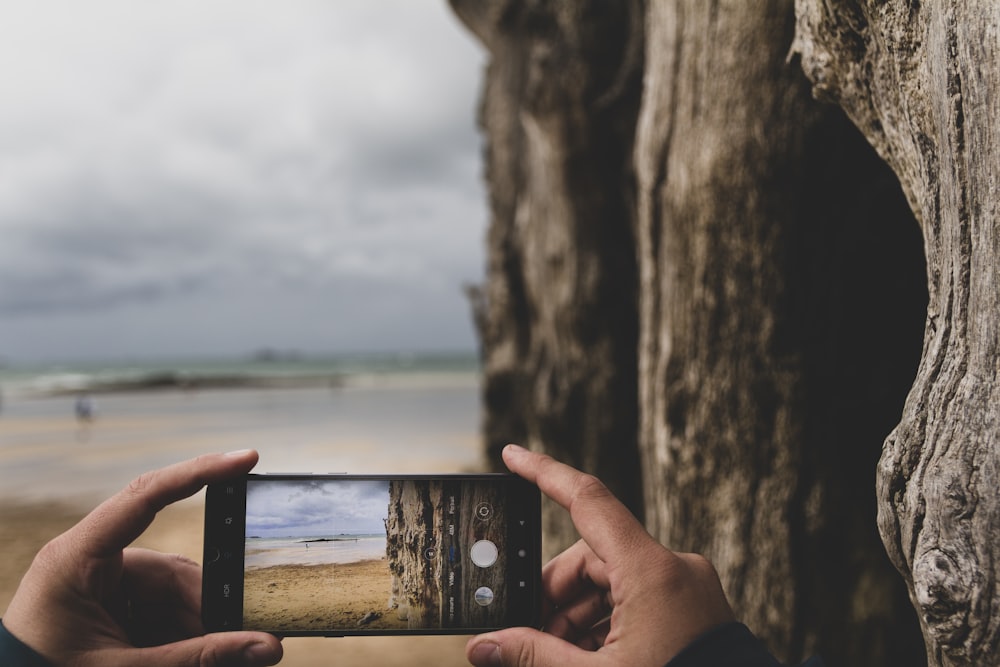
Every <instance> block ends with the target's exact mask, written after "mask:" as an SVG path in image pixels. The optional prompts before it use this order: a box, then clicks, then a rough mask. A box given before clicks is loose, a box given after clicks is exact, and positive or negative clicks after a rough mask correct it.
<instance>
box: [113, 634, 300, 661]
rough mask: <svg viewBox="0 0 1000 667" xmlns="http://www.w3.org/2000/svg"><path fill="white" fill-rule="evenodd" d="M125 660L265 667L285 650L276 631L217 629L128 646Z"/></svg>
mask: <svg viewBox="0 0 1000 667" xmlns="http://www.w3.org/2000/svg"><path fill="white" fill-rule="evenodd" d="M128 653H129V656H128V660H127V661H126V662H125V664H129V665H137V664H146V665H162V666H163V667H230V666H233V667H236V666H237V665H239V666H240V667H266V666H267V665H276V664H278V662H279V661H280V660H281V656H282V654H283V653H284V649H282V646H281V642H280V641H278V638H277V637H275V636H274V635H269V634H267V633H263V632H218V633H214V634H210V635H205V636H204V637H194V638H192V639H185V640H184V641H179V642H174V643H172V644H164V645H163V646H154V647H150V648H143V649H130V650H128Z"/></svg>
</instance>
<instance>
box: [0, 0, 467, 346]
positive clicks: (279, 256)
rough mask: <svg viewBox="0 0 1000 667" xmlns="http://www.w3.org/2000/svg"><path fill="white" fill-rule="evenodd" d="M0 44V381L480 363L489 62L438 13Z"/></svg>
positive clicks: (210, 1) (43, 11)
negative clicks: (296, 365)
mask: <svg viewBox="0 0 1000 667" xmlns="http://www.w3.org/2000/svg"><path fill="white" fill-rule="evenodd" d="M3 13H4V16H3V21H2V22H0V63H3V64H2V65H0V359H3V360H6V361H8V362H10V363H15V364H16V363H25V362H34V361H44V360H52V359H59V360H74V359H93V358H97V359H102V358H112V359H114V358H143V357H154V358H155V357H177V356H182V357H183V356H206V355H229V356H233V355H236V356H239V355H244V354H247V353H249V352H251V351H253V350H255V349H258V348H261V347H265V346H269V347H272V348H277V349H282V350H286V349H287V350H291V349H295V350H299V351H302V352H306V353H322V352H338V351H370V350H454V349H470V350H471V349H473V348H474V345H475V343H474V335H473V332H472V326H471V322H470V315H469V309H468V306H467V304H466V301H465V299H464V296H463V293H462V285H463V284H464V283H468V282H477V281H479V280H481V277H482V274H483V262H484V259H483V257H484V247H483V246H484V242H485V241H484V238H485V225H486V220H487V213H486V195H485V192H484V186H483V185H482V183H481V178H482V167H481V164H480V161H481V160H480V138H479V135H478V132H477V130H476V127H475V114H476V105H477V103H478V101H477V100H478V96H479V88H480V79H481V74H482V67H483V63H484V61H485V56H484V53H483V51H482V49H481V48H480V47H479V45H478V44H477V43H476V42H475V41H474V40H473V39H472V37H471V36H470V35H469V34H468V33H467V32H466V31H465V29H464V28H463V27H462V26H461V25H460V24H459V23H458V22H457V20H456V19H454V18H453V17H452V16H451V14H450V12H449V10H448V7H447V3H446V1H445V0H282V1H281V2H274V1H273V0H172V1H171V2H143V1H137V0H86V2H81V1H80V0H31V1H30V2H15V3H8V4H7V6H5V8H4V12H3Z"/></svg>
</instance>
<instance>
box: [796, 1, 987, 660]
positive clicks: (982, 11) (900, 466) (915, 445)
mask: <svg viewBox="0 0 1000 667" xmlns="http://www.w3.org/2000/svg"><path fill="white" fill-rule="evenodd" d="M798 14H799V31H798V37H797V44H796V51H797V52H798V53H800V54H801V57H802V62H803V66H804V69H805V71H806V73H807V74H808V75H809V77H810V79H812V81H813V83H814V86H815V91H816V92H817V94H819V95H822V96H825V97H827V98H831V99H834V100H836V101H837V102H839V103H840V104H841V105H842V106H843V107H844V109H846V110H847V112H848V114H849V115H850V117H851V119H852V120H853V121H854V122H855V123H856V124H857V125H858V127H859V128H861V129H862V131H863V132H864V133H865V136H866V137H867V138H868V140H869V141H870V142H871V143H872V144H873V145H874V146H875V147H876V149H877V150H878V151H879V153H880V154H881V155H882V156H883V157H884V158H885V159H886V161H888V162H889V164H890V165H892V167H893V168H894V169H895V171H896V173H897V174H898V175H899V178H900V180H901V182H902V184H903V188H904V190H905V191H906V194H907V197H908V199H909V202H910V205H911V206H912V207H913V210H914V211H915V212H916V213H917V217H918V218H919V220H920V225H921V228H922V230H923V235H924V244H925V247H926V251H927V264H928V271H927V278H928V282H929V292H930V303H929V306H928V310H927V318H926V330H925V333H924V346H923V356H922V358H921V360H920V367H919V370H918V372H917V377H916V382H915V383H914V385H913V388H912V390H911V392H910V394H909V397H908V398H907V401H906V405H905V409H904V411H903V416H902V419H901V421H900V422H899V425H898V426H897V427H896V429H895V430H894V431H893V432H892V434H891V435H890V436H889V438H888V439H887V440H886V441H885V447H884V450H883V454H882V459H881V461H880V462H879V466H878V484H877V488H878V502H879V514H878V525H879V529H880V531H881V534H882V539H883V540H884V542H885V546H886V548H887V550H888V552H889V556H890V557H891V558H892V561H893V563H894V564H895V565H896V567H897V568H898V569H899V571H900V572H901V573H902V574H903V577H904V578H905V579H906V582H907V584H908V586H909V590H910V597H911V599H912V601H913V604H914V606H915V607H916V609H917V611H918V613H919V616H920V619H921V623H922V627H923V632H924V639H925V641H926V644H927V651H928V655H929V657H930V662H931V663H932V664H934V665H998V664H1000V585H998V579H1000V565H998V564H1000V493H998V492H997V489H998V486H1000V218H998V211H997V207H998V199H997V178H998V166H1000V124H998V119H1000V36H998V31H1000V5H998V4H997V3H996V2H993V0H978V1H967V0H935V1H934V2H924V3H918V2H887V3H885V2H879V3H875V2H854V1H851V2H847V1H833V0H824V1H823V2H820V1H818V0H799V2H798Z"/></svg>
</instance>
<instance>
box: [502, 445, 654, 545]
mask: <svg viewBox="0 0 1000 667" xmlns="http://www.w3.org/2000/svg"><path fill="white" fill-rule="evenodd" d="M503 460H504V463H506V464H507V467H508V468H510V470H511V471H512V472H514V473H517V474H518V475H520V476H521V477H523V478H525V479H526V480H528V481H529V482H534V483H535V484H537V485H538V488H539V489H541V490H542V493H544V494H545V495H547V496H548V497H549V498H552V500H554V501H556V502H557V503H559V504H560V505H562V506H563V507H564V508H566V509H567V510H569V513H570V518H571V519H572V520H573V525H574V526H576V529H577V531H579V533H580V536H581V537H582V538H583V539H584V540H586V541H587V544H589V545H590V547H591V548H592V549H593V550H594V552H595V553H596V554H597V555H598V556H599V557H600V558H601V559H602V560H605V561H608V560H614V561H617V560H619V559H620V558H621V557H623V556H625V555H627V554H629V553H631V552H632V551H633V550H634V549H635V547H636V545H637V544H639V543H641V542H644V541H653V538H652V537H650V536H649V533H647V532H646V529H645V528H643V527H642V524H640V523H639V521H638V520H637V519H636V518H635V517H634V516H633V515H632V513H631V512H629V511H628V509H627V508H626V507H625V506H624V505H622V503H621V502H620V501H619V500H618V499H617V498H615V497H614V495H612V494H611V492H610V491H608V488H607V487H606V486H604V484H603V483H602V482H601V481H600V480H599V479H597V478H596V477H594V476H593V475H588V474H586V473H582V472H580V471H579V470H577V469H575V468H572V467H570V466H568V465H566V464H564V463H560V462H559V461H556V460H555V459H553V458H552V457H550V456H546V455H544V454H538V453H535V452H530V451H528V450H527V449H524V448H523V447H519V446H517V445H507V446H506V447H504V450H503Z"/></svg>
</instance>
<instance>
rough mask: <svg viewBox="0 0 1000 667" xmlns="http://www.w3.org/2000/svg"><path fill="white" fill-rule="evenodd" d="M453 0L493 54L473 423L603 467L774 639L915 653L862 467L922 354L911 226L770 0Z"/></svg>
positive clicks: (786, 654) (654, 526)
mask: <svg viewBox="0 0 1000 667" xmlns="http://www.w3.org/2000/svg"><path fill="white" fill-rule="evenodd" d="M451 2H452V5H453V7H455V9H456V11H457V12H458V13H459V15H460V16H461V17H462V18H463V20H464V21H465V22H466V24H467V25H469V26H470V27H471V28H472V30H473V31H474V32H475V33H476V34H477V35H478V36H479V38H480V39H481V40H482V41H483V43H484V44H486V46H487V48H488V49H489V51H490V54H491V61H490V65H489V70H488V72H487V74H486V84H485V90H484V95H483V108H482V115H481V123H482V126H483V128H484V132H485V134H486V137H487V142H488V147H487V152H486V161H487V178H488V180H489V185H490V197H491V208H492V216H493V217H492V222H491V228H490V236H489V249H490V250H489V251H490V260H489V266H488V269H487V274H488V282H487V284H486V285H485V286H484V288H483V289H482V290H481V292H480V294H479V315H478V320H479V322H480V331H481V334H482V344H483V354H484V367H485V380H484V381H485V394H484V396H485V407H486V422H485V430H486V435H487V440H488V442H489V443H490V446H491V447H492V448H496V447H498V446H499V445H502V444H503V443H505V442H507V441H509V440H515V441H516V440H521V441H523V442H525V443H527V444H528V445H529V446H531V447H532V448H534V449H537V450H542V451H548V452H550V453H553V454H554V455H556V456H557V457H559V458H561V459H563V460H566V461H568V462H570V463H572V464H574V465H576V466H577V467H581V468H584V469H586V470H589V471H592V472H595V473H597V474H598V475H599V476H601V477H602V478H603V479H605V480H606V481H608V482H609V485H610V486H611V487H612V489H613V490H614V491H615V492H616V493H618V494H620V495H622V496H623V497H624V498H625V499H626V500H627V501H628V502H630V503H631V505H632V506H633V508H636V509H638V510H639V511H637V513H640V512H641V511H642V510H643V509H644V512H645V520H646V524H647V526H648V527H649V528H650V530H651V532H652V533H653V534H654V535H655V536H656V537H657V538H658V539H660V540H661V541H663V542H664V543H665V544H666V545H667V546H670V547H672V548H675V549H680V550H693V551H698V552H701V553H704V554H706V555H707V556H709V557H710V558H711V559H712V560H713V561H714V562H715V564H716V565H717V567H718V569H719V570H720V575H721V576H722V579H723V583H724V585H725V587H726V590H727V593H728V594H729V595H730V597H731V599H732V600H733V603H734V608H735V611H736V613H737V615H738V616H740V618H741V619H743V620H745V621H746V622H747V623H748V624H749V625H750V626H751V628H753V630H754V631H755V632H757V633H758V634H759V635H761V636H762V637H763V638H764V639H765V640H766V641H767V642H768V644H769V645H770V647H771V648H772V650H774V651H775V653H776V654H778V655H779V657H781V658H783V659H785V660H795V659H801V658H802V657H803V656H805V655H809V654H813V653H815V652H819V653H822V654H823V655H824V656H825V657H826V658H827V659H828V660H829V661H830V663H831V664H844V665H847V664H850V665H873V666H874V665H885V664H907V665H919V664H921V663H922V662H923V661H924V650H923V645H922V644H923V642H922V641H921V639H920V634H919V627H918V624H917V621H916V619H915V618H914V615H913V612H912V609H911V607H910V605H909V603H908V601H907V597H906V591H905V587H904V586H903V583H902V582H901V581H900V579H899V577H898V576H897V575H896V573H895V572H893V571H892V567H891V564H890V563H889V562H888V560H887V559H886V557H885V553H884V551H883V549H882V546H881V544H880V541H879V538H878V534H877V530H876V527H875V523H874V516H875V513H876V503H875V493H874V479H873V476H874V475H873V470H874V468H875V464H876V462H877V460H878V456H879V452H880V450H881V443H882V440H883V439H884V438H885V435H886V434H887V433H888V432H889V431H890V430H891V428H892V426H893V424H894V423H895V422H896V420H897V419H898V416H899V413H900V411H901V409H902V404H903V400H904V397H905V395H906V391H907V389H908V388H909V386H910V383H911V381H912V378H913V374H914V372H915V369H916V364H917V360H918V358H919V354H920V341H921V338H920V323H921V322H922V321H923V318H924V314H925V312H926V311H925V309H926V289H925V286H924V275H925V267H924V264H923V257H922V252H921V239H920V234H919V227H918V226H917V224H916V222H915V221H914V220H913V217H912V213H911V212H910V210H909V207H908V206H907V202H906V198H905V197H904V195H903V194H902V192H901V191H900V188H899V184H898V182H897V181H896V180H895V178H894V177H893V174H892V173H891V170H889V168H888V167H887V166H886V165H885V163H884V162H883V161H881V160H880V159H879V158H878V156H877V154H876V153H875V152H874V151H873V150H872V149H871V147H870V146H869V145H868V144H867V142H866V141H865V140H864V138H863V137H862V135H861V134H860V133H859V132H858V131H857V130H856V128H854V127H853V126H852V125H851V123H850V122H849V121H848V120H847V118H845V116H844V115H843V113H841V112H840V111H839V110H837V109H836V108H835V107H833V106H831V105H824V104H821V103H818V102H816V101H815V100H813V99H812V97H811V95H810V86H809V82H808V81H807V80H806V78H805V77H804V75H803V73H802V72H801V69H800V68H799V67H798V66H797V64H795V63H789V62H788V61H787V56H788V52H789V49H790V47H791V44H792V40H793V36H794V31H795V25H796V21H795V13H794V7H793V4H792V0H766V1H763V0H762V1H761V2H742V1H732V2H719V1H708V2H706V1H704V0H658V1H656V2H649V3H640V2H635V1H633V2H616V1H613V0H606V1H605V2H599V1H597V0H581V1H579V2H545V1H544V0H495V1H493V2H480V1H473V0H451ZM640 74H641V75H642V77H641V78H640ZM640 89H641V105H640ZM637 420H639V423H640V426H639V427H638V429H637V426H636V422H637ZM637 443H638V444H637ZM636 452H640V456H641V459H640V460H641V473H639V472H638V471H639V470H640V466H639V465H638V464H637V462H636ZM639 480H641V484H640V483H638V482H639ZM643 489H644V495H642V496H638V495H637V494H638V493H639V492H640V491H641V490H643ZM546 521H547V523H548V525H549V526H552V525H553V523H554V521H553V517H551V516H547V517H546ZM560 525H562V526H565V525H566V524H565V523H562V524H560ZM571 535H572V532H571V531H569V530H559V531H557V532H556V534H555V536H554V538H553V535H552V533H549V535H548V536H549V538H550V539H549V542H548V546H549V548H548V551H549V553H552V551H554V550H556V549H559V548H561V547H562V546H565V544H566V543H567V542H568V541H569V540H570V539H571Z"/></svg>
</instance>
